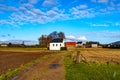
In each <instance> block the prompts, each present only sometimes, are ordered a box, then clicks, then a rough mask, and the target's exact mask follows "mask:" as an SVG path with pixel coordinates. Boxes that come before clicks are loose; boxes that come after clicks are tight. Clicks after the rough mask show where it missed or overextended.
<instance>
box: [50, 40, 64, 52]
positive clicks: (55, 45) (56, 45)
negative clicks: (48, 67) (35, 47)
mask: <svg viewBox="0 0 120 80" xmlns="http://www.w3.org/2000/svg"><path fill="white" fill-rule="evenodd" d="M62 47H65V43H64V39H62V38H55V39H53V40H52V41H51V42H50V46H49V49H50V50H61V48H62Z"/></svg>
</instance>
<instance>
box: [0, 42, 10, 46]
mask: <svg viewBox="0 0 120 80" xmlns="http://www.w3.org/2000/svg"><path fill="white" fill-rule="evenodd" d="M0 46H1V47H7V46H8V44H6V43H2V44H0Z"/></svg>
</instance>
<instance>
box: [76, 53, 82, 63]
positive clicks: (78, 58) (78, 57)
mask: <svg viewBox="0 0 120 80" xmlns="http://www.w3.org/2000/svg"><path fill="white" fill-rule="evenodd" d="M80 61H81V59H80V51H77V56H76V63H79V62H80Z"/></svg>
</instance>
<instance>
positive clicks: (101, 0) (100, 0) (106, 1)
mask: <svg viewBox="0 0 120 80" xmlns="http://www.w3.org/2000/svg"><path fill="white" fill-rule="evenodd" d="M98 2H99V3H108V0H98Z"/></svg>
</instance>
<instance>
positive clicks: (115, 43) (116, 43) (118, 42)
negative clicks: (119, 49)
mask: <svg viewBox="0 0 120 80" xmlns="http://www.w3.org/2000/svg"><path fill="white" fill-rule="evenodd" d="M111 44H112V45H120V41H116V42H113V43H111Z"/></svg>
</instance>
